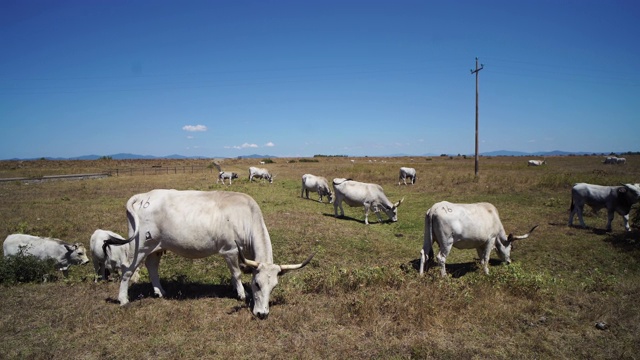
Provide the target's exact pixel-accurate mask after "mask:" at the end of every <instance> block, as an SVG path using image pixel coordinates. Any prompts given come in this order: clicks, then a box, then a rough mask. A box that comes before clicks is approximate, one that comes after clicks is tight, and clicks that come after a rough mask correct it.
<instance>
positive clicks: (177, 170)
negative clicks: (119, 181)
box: [108, 165, 218, 176]
mask: <svg viewBox="0 0 640 360" xmlns="http://www.w3.org/2000/svg"><path fill="white" fill-rule="evenodd" d="M108 172H109V173H110V175H111V176H136V175H169V174H196V173H210V174H214V173H216V174H217V173H218V170H217V169H214V168H212V167H208V166H197V165H193V166H151V167H139V168H134V167H131V168H122V169H121V168H115V169H109V170H108Z"/></svg>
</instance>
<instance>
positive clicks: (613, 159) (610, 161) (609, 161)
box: [603, 156, 627, 165]
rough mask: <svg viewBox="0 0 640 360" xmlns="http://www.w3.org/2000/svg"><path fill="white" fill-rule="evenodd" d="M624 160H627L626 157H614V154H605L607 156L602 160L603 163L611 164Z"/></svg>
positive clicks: (624, 161) (622, 162) (621, 162)
mask: <svg viewBox="0 0 640 360" xmlns="http://www.w3.org/2000/svg"><path fill="white" fill-rule="evenodd" d="M626 162H627V159H625V158H622V157H616V156H607V158H606V159H604V161H603V163H605V164H611V165H616V164H626Z"/></svg>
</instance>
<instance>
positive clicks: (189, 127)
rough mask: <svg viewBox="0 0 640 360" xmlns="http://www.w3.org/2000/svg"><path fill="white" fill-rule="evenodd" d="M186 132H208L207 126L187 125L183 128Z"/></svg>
mask: <svg viewBox="0 0 640 360" xmlns="http://www.w3.org/2000/svg"><path fill="white" fill-rule="evenodd" d="M182 130H184V131H207V127H206V126H205V125H185V126H183V127H182Z"/></svg>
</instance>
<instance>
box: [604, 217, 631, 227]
mask: <svg viewBox="0 0 640 360" xmlns="http://www.w3.org/2000/svg"><path fill="white" fill-rule="evenodd" d="M622 221H624V229H625V230H627V231H631V228H630V227H629V214H626V215H622ZM609 231H611V220H609Z"/></svg>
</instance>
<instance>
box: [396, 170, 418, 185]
mask: <svg viewBox="0 0 640 360" xmlns="http://www.w3.org/2000/svg"><path fill="white" fill-rule="evenodd" d="M407 178H410V179H411V185H413V184H415V183H416V169H414V168H410V167H401V168H400V178H399V180H398V185H400V181H402V182H403V183H404V184H405V185H407Z"/></svg>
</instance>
